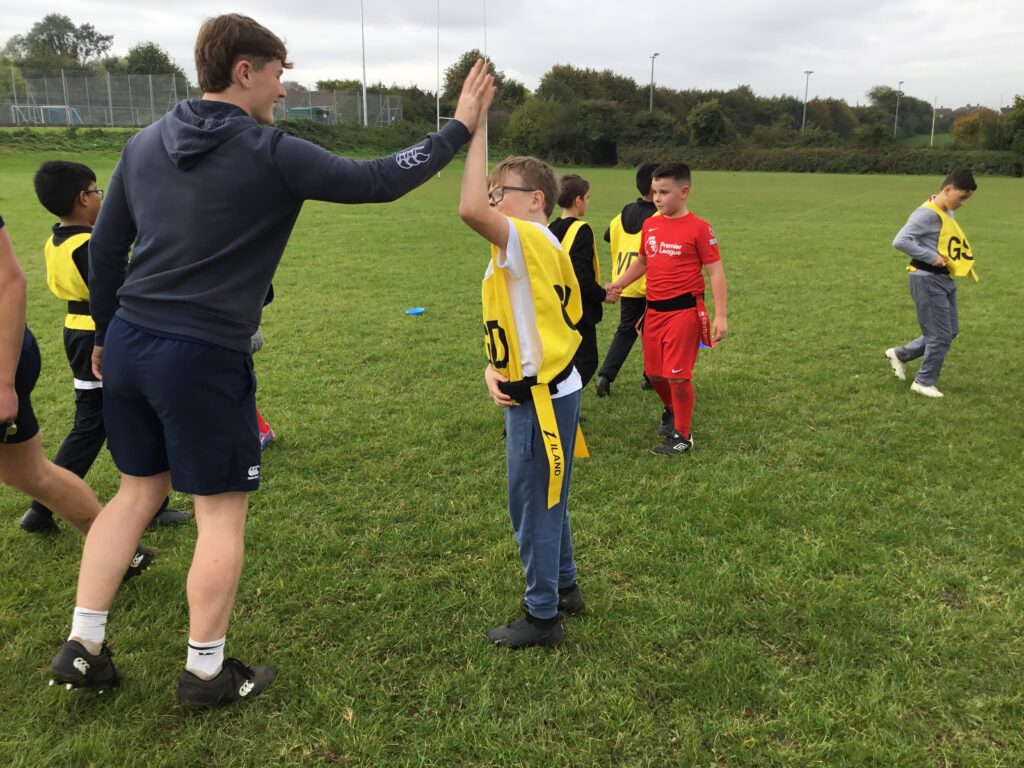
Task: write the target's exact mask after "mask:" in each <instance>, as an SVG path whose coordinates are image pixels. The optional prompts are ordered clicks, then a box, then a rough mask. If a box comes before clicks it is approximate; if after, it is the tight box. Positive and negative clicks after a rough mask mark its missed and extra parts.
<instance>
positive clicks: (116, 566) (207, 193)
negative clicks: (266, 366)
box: [51, 14, 494, 706]
mask: <svg viewBox="0 0 1024 768" xmlns="http://www.w3.org/2000/svg"><path fill="white" fill-rule="evenodd" d="M290 66H291V65H290V64H288V63H287V51H286V49H285V46H284V43H283V42H282V41H281V40H280V39H279V38H278V37H277V36H276V35H274V34H273V33H272V32H270V31H269V30H267V29H266V28H264V27H263V26H261V25H260V24H258V23H257V22H255V21H254V20H252V19H250V18H248V17H246V16H241V15H238V14H229V15H226V16H219V17H217V18H213V19H208V20H207V21H206V22H205V23H204V24H203V27H202V28H201V29H200V32H199V37H198V39H197V40H196V70H197V73H198V76H199V84H200V86H201V87H202V88H203V91H204V93H203V98H202V99H196V100H190V101H185V102H182V103H180V104H178V105H177V106H176V107H175V108H174V109H173V110H172V111H171V112H169V113H168V114H167V115H165V116H164V117H163V118H162V119H161V120H160V121H158V122H157V123H155V124H153V125H151V126H149V127H148V128H146V129H144V130H143V131H141V132H139V133H138V134H136V135H135V136H133V137H132V138H131V139H130V140H129V141H128V143H127V144H126V146H125V148H124V151H123V152H122V154H121V159H120V161H119V162H118V164H117V167H116V168H115V169H114V174H113V177H112V178H111V181H110V185H109V187H108V190H107V196H106V199H105V201H104V206H103V211H102V213H101V215H100V217H99V220H98V221H97V223H96V228H95V230H94V232H93V236H92V240H91V243H90V258H89V268H90V293H91V311H92V316H93V318H94V319H95V321H96V349H95V352H94V354H93V367H94V370H95V372H96V374H97V376H100V375H102V376H103V384H104V416H105V422H106V427H107V434H108V440H109V446H110V452H111V454H112V456H113V458H114V462H115V464H116V465H117V467H118V469H119V470H120V472H121V485H120V488H119V490H118V492H117V494H116V495H115V496H114V498H113V499H111V501H110V502H109V503H108V504H107V506H106V507H104V509H103V510H102V512H101V513H100V515H99V517H98V518H97V519H96V522H95V523H94V524H93V526H92V529H91V530H90V532H89V535H88V538H87V539H86V543H85V549H84V552H83V555H82V566H81V574H80V576H79V581H78V593H77V599H76V606H75V611H74V615H73V618H72V628H71V636H70V638H69V640H68V642H67V643H65V644H64V646H62V647H61V649H60V652H59V653H58V654H57V656H56V658H55V659H54V661H53V665H52V670H51V671H52V674H53V678H54V679H55V680H58V681H59V682H62V683H66V684H71V685H72V686H89V687H95V688H110V687H113V686H115V685H117V684H118V681H119V679H120V678H119V675H118V673H117V672H116V671H115V670H114V667H113V664H112V663H111V660H110V655H109V652H108V651H107V650H106V646H105V645H104V644H103V641H104V637H105V626H106V618H107V611H108V609H109V607H110V604H111V602H112V600H113V597H114V593H115V591H116V590H117V587H118V584H119V583H120V580H121V576H122V575H123V574H124V572H125V569H126V568H127V566H128V564H129V561H131V559H132V555H133V553H134V552H135V548H136V545H137V544H138V541H139V538H140V537H141V535H142V531H143V529H144V528H145V526H146V524H147V523H148V522H149V520H148V519H147V517H148V516H147V515H142V514H140V512H139V510H152V509H155V508H156V507H157V506H158V505H159V503H160V502H161V500H162V499H163V497H164V496H165V495H166V493H167V491H168V489H169V486H173V487H174V489H175V490H177V491H180V492H185V493H192V494H194V495H195V511H196V524H197V528H198V537H197V541H196V548H195V555H194V557H193V560H192V567H191V570H190V571H189V576H188V599H189V645H188V655H187V658H186V663H185V669H184V670H183V671H182V672H181V676H180V678H179V681H178V689H177V696H178V699H179V701H181V702H182V703H183V704H186V705H190V706H214V705H219V704H225V703H229V702H232V701H236V700H238V699H240V698H244V697H252V696H255V695H257V694H259V693H260V691H261V690H262V689H263V688H264V687H266V685H268V684H269V683H270V681H271V680H272V679H273V678H274V676H275V675H276V672H275V670H274V669H272V668H271V667H263V666H256V667H249V666H246V665H244V664H242V663H240V662H238V661H237V660H234V659H227V660H225V658H224V644H225V636H226V630H227V625H228V618H229V616H230V614H231V610H232V606H233V604H234V598H235V591H236V589H237V587H238V579H239V575H240V573H241V567H242V548H243V530H244V525H245V517H246V512H247V508H248V495H247V494H248V493H249V492H250V491H253V490H255V489H256V488H257V487H258V485H259V472H260V466H259V465H260V450H259V440H258V436H257V432H256V427H255V419H254V414H255V407H256V405H255V396H254V395H255V385H256V380H255V376H254V374H253V370H252V358H251V355H250V353H249V350H250V337H251V336H252V334H253V333H254V332H255V331H256V329H257V327H258V326H259V323H260V313H261V309H262V307H263V301H264V299H265V298H266V296H267V291H268V289H269V287H270V282H271V279H272V278H273V276H274V271H275V270H276V269H277V265H278V262H279V261H280V259H281V255H282V253H283V252H284V248H285V245H286V244H287V242H288V237H289V235H290V234H291V231H292V228H293V226H294V225H295V220H296V218H297V217H298V215H299V211H300V209H301V208H302V204H303V202H304V201H306V200H324V201H328V202H335V203H380V202H387V201H390V200H395V199H396V198H398V197H401V196H402V195H404V194H405V193H407V192H409V191H410V190H412V189H414V188H415V187H416V186H418V185H419V184H421V183H423V182H424V181H426V180H427V179H428V178H430V177H431V175H433V174H434V173H435V172H436V171H437V170H438V169H440V168H441V167H443V166H444V165H446V164H447V163H448V161H449V160H451V158H452V155H453V154H454V153H455V152H456V151H457V150H458V149H459V148H460V147H461V146H462V145H463V144H465V143H466V141H468V139H469V135H470V130H471V129H472V128H473V127H475V126H476V125H477V117H478V115H479V114H480V112H481V110H485V109H487V107H488V106H489V104H490V100H491V99H492V98H493V94H494V85H493V78H492V77H491V76H490V75H489V74H488V73H487V69H486V66H485V65H484V63H483V62H482V61H480V62H477V65H476V66H475V67H474V68H473V70H472V71H471V72H470V74H469V76H468V77H467V79H466V82H465V83H464V85H463V89H462V94H461V96H460V98H459V101H458V106H457V107H456V110H455V119H454V120H452V121H450V122H449V123H448V124H447V125H445V127H444V128H443V129H442V130H441V131H440V132H438V133H436V134H433V133H432V134H430V135H429V136H428V137H427V138H426V139H425V140H424V141H422V142H420V143H419V144H417V145H415V146H413V147H410V148H409V149H406V150H404V151H403V152H399V153H397V154H395V155H392V156H390V157H386V158H381V159H379V160H371V161H354V160H348V159H344V158H340V157H337V156H335V155H333V154H331V153H329V152H326V151H325V150H323V149H321V148H319V147H317V146H315V145H313V144H310V143H309V142H306V141H303V140H301V139H297V138H294V137H292V136H288V135H286V134H284V133H282V132H281V131H279V130H277V129H275V128H272V127H270V126H269V125H267V124H269V123H271V122H272V120H273V114H272V112H273V106H274V103H275V102H276V101H277V100H278V99H280V98H283V97H284V96H285V92H284V89H283V87H282V85H281V81H280V78H281V75H282V74H283V72H284V70H285V69H286V68H287V67H290ZM130 250H131V251H132V257H131V259H130V260H129V251H130Z"/></svg>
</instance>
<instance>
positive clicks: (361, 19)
mask: <svg viewBox="0 0 1024 768" xmlns="http://www.w3.org/2000/svg"><path fill="white" fill-rule="evenodd" d="M359 31H360V35H361V36H362V40H363V125H364V126H367V125H369V124H370V118H369V115H367V114H366V18H365V15H364V13H363V0H359Z"/></svg>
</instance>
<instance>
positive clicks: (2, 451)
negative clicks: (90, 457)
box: [0, 435, 124, 576]
mask: <svg viewBox="0 0 1024 768" xmlns="http://www.w3.org/2000/svg"><path fill="white" fill-rule="evenodd" d="M0 481H2V482H3V483H4V484H6V485H10V486H11V487H12V488H16V489H18V490H19V491H21V492H22V493H24V494H26V495H27V496H31V497H32V498H34V499H38V500H39V501H41V502H42V503H43V504H45V505H46V506H47V507H48V508H50V509H51V510H53V511H54V512H55V513H56V514H57V516H58V517H60V518H61V519H62V520H64V521H66V522H67V523H68V524H69V525H71V526H73V527H74V528H75V529H76V530H78V531H79V532H80V533H83V534H85V533H88V531H89V527H90V526H91V525H92V523H93V521H94V520H95V519H96V516H97V515H98V514H99V511H100V503H99V501H97V500H96V495H95V494H94V493H93V492H92V489H91V488H90V487H89V486H88V485H86V484H85V481H84V480H82V478H80V477H78V476H77V475H75V474H74V473H72V472H69V471H68V470H66V469H63V468H61V467H58V466H57V465H56V464H54V463H53V462H52V461H50V460H49V459H47V458H46V456H45V455H44V454H43V447H42V442H41V438H40V435H36V436H35V437H33V438H31V439H29V440H26V441H25V442H22V443H12V444H3V445H0ZM121 575H122V576H123V575H124V573H123V572H122V574H121Z"/></svg>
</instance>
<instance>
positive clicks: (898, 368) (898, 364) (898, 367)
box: [885, 347, 907, 381]
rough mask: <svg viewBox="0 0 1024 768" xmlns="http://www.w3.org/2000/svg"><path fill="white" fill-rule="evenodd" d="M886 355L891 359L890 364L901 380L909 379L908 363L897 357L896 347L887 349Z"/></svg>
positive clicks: (894, 373) (895, 374)
mask: <svg viewBox="0 0 1024 768" xmlns="http://www.w3.org/2000/svg"><path fill="white" fill-rule="evenodd" d="M885 356H886V357H887V358H888V359H889V365H891V366H892V374H893V376H895V377H896V378H897V379H899V380H900V381H906V379H907V364H906V363H904V362H903V361H902V360H900V359H899V358H898V357H896V347H889V348H888V349H887V350H885Z"/></svg>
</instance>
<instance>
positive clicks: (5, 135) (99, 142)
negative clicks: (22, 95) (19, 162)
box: [0, 127, 138, 152]
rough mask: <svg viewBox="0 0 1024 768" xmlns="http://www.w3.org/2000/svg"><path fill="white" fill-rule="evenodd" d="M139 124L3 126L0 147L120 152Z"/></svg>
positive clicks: (34, 150)
mask: <svg viewBox="0 0 1024 768" xmlns="http://www.w3.org/2000/svg"><path fill="white" fill-rule="evenodd" d="M136 131H138V129H137V128H74V127H72V128H0V147H7V148H10V149H20V150H25V151H28V152H120V151H121V149H122V147H124V143H125V142H126V141H128V139H129V138H130V137H131V136H132V134H134V133H135V132H136Z"/></svg>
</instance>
